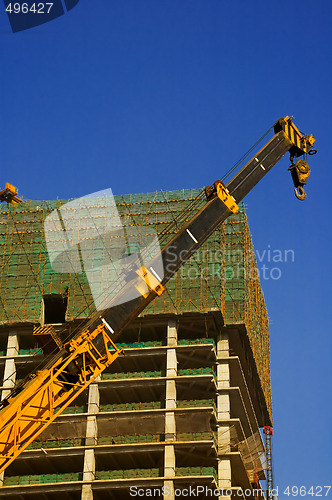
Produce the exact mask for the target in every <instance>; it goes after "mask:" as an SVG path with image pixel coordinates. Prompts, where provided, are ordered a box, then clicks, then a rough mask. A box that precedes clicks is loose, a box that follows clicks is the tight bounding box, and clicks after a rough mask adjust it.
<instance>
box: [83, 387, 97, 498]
mask: <svg viewBox="0 0 332 500" xmlns="http://www.w3.org/2000/svg"><path fill="white" fill-rule="evenodd" d="M99 379H100V377H98V378H97V379H96V380H99ZM98 412H99V387H98V384H96V383H92V384H91V385H90V386H89V393H88V417H87V423H86V434H85V444H86V446H91V448H88V449H86V450H85V452H84V465H83V481H86V482H89V483H90V484H83V485H82V494H81V500H93V491H92V485H91V482H92V481H94V479H95V472H96V462H95V450H94V446H96V445H97V442H98V426H97V417H96V413H98Z"/></svg>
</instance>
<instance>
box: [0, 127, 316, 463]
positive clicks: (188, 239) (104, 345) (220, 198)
mask: <svg viewBox="0 0 332 500" xmlns="http://www.w3.org/2000/svg"><path fill="white" fill-rule="evenodd" d="M274 132H275V134H274V136H273V137H272V139H271V140H270V141H269V142H268V143H267V144H266V145H265V146H264V147H263V148H262V149H261V150H260V151H259V152H258V153H257V154H256V155H255V156H254V157H253V158H252V159H251V160H250V161H249V162H248V163H247V164H246V165H245V166H244V167H243V168H242V170H240V172H239V173H238V174H236V175H235V176H234V177H233V179H232V180H231V181H230V182H229V183H228V184H227V186H225V185H224V184H223V183H222V182H221V181H216V182H215V183H214V185H213V186H209V187H208V188H206V197H207V202H206V204H205V205H204V207H203V208H201V210H200V211H199V212H198V213H197V214H196V215H195V216H194V217H193V218H192V219H191V220H190V221H189V222H188V224H186V225H185V226H184V227H183V228H181V229H180V230H179V232H178V233H177V234H176V235H175V236H174V238H173V239H172V240H171V241H170V242H169V243H168V244H167V245H166V246H165V247H164V248H163V249H162V261H163V266H164V276H163V279H162V280H161V282H160V280H158V279H157V278H156V277H155V275H156V273H155V271H154V262H153V261H152V262H151V265H150V267H149V269H146V268H145V267H143V266H138V268H137V269H136V270H135V272H131V274H130V276H128V280H127V284H126V285H125V286H124V287H123V289H122V290H121V291H120V292H119V294H118V295H117V296H116V299H117V300H116V303H117V304H120V305H116V306H114V307H111V308H109V309H107V310H104V311H102V312H101V313H100V312H99V313H98V314H97V315H96V316H94V317H93V318H92V319H91V320H90V321H89V323H88V326H87V327H85V329H84V330H83V331H82V330H81V331H80V332H79V333H78V334H77V335H76V336H75V337H74V338H72V339H71V340H70V341H69V342H67V343H66V344H64V345H60V344H59V352H58V353H57V354H56V355H55V356H54V357H53V358H52V359H51V361H49V362H48V363H47V364H46V366H45V367H44V368H43V369H41V370H39V371H37V372H36V373H34V374H32V375H31V376H30V377H29V379H28V380H27V381H26V382H24V383H23V384H21V385H19V386H18V387H16V388H15V389H14V390H13V392H12V393H11V394H9V396H7V398H5V399H4V400H3V401H2V402H1V403H0V472H1V471H3V470H4V469H5V468H6V467H8V465H9V464H10V463H11V462H12V461H13V460H15V458H16V457H17V456H18V455H19V454H20V453H21V452H22V451H23V450H24V449H25V448H26V447H27V446H28V445H29V444H30V443H31V442H32V441H33V440H34V439H35V438H36V437H37V436H38V435H39V434H40V433H41V432H42V431H43V430H45V428H46V427H47V426H48V425H50V424H51V423H52V422H53V421H54V420H55V418H56V417H57V416H58V415H60V414H61V412H62V411H63V410H64V409H65V408H66V407H67V406H69V405H70V403H72V402H73V401H74V399H75V398H76V397H77V396H78V395H79V394H80V393H81V392H82V391H84V389H86V388H87V387H88V385H89V384H90V383H91V382H92V381H93V380H94V379H95V378H96V377H97V376H98V375H99V374H100V373H102V371H103V370H105V368H107V367H108V366H110V365H111V364H112V363H113V362H114V361H115V360H116V359H117V357H118V356H119V355H120V354H121V353H122V351H123V349H118V348H117V347H116V345H115V343H114V341H115V340H116V339H117V338H118V336H119V335H120V334H121V333H122V332H123V330H124V329H125V328H126V327H127V326H128V325H129V323H130V322H131V321H132V320H133V319H134V318H136V317H137V316H138V315H139V314H140V313H141V312H142V311H143V310H144V309H145V307H146V306H147V305H148V304H149V303H150V302H151V301H152V300H153V299H154V298H155V297H156V296H157V295H161V294H162V293H163V291H164V290H165V288H164V287H165V285H166V284H167V282H168V281H169V279H170V278H171V277H172V276H173V275H174V274H175V273H176V271H177V270H178V269H179V268H180V267H181V266H182V265H183V264H184V263H185V262H187V261H188V259H189V258H190V257H191V255H193V254H194V253H195V252H196V250H198V249H199V248H200V247H201V245H202V244H203V243H204V241H206V240H207V238H208V237H209V236H210V235H211V234H212V233H213V231H214V230H215V229H216V228H217V227H219V226H220V225H221V224H222V223H223V222H224V221H225V220H226V219H227V217H228V216H229V215H231V214H232V213H235V212H237V210H238V203H239V202H240V201H241V200H242V199H243V198H244V197H245V196H246V195H247V194H248V193H249V192H250V191H251V189H252V188H253V187H254V186H255V185H256V184H257V183H258V182H259V181H260V180H261V179H262V178H263V177H264V176H265V175H266V174H267V173H268V171H269V170H270V169H271V168H272V167H273V166H274V165H275V164H276V163H277V162H278V161H279V160H280V159H281V158H282V156H284V154H285V153H286V152H288V151H289V152H290V154H291V161H292V166H291V168H292V169H293V170H294V171H295V172H294V173H293V171H292V170H291V172H292V177H293V180H294V179H295V180H294V183H295V188H296V190H299V188H301V189H302V190H303V185H304V184H305V183H306V180H307V178H308V175H309V171H308V172H307V173H306V174H303V173H302V174H303V175H302V177H301V176H300V175H298V173H297V170H299V173H300V174H301V171H300V168H299V167H298V166H297V164H298V163H299V162H297V163H296V164H295V165H294V164H293V159H294V158H297V157H299V156H302V155H304V154H306V153H309V154H310V152H311V151H312V146H313V144H314V141H315V139H314V138H313V137H312V136H305V135H303V134H301V133H300V132H299V131H298V129H297V128H296V127H295V125H294V124H293V122H292V119H291V118H289V117H286V118H281V119H280V120H278V121H277V122H276V124H275V126H274ZM300 161H301V162H303V163H305V162H304V160H300ZM302 167H303V164H302V165H301V168H302ZM308 168H309V167H308ZM298 194H299V195H300V196H303V192H302V191H300V192H299V193H298ZM140 283H143V284H144V285H145V286H146V287H147V289H148V292H147V293H144V294H142V295H140V296H139V297H138V298H136V299H133V300H131V301H130V302H126V301H125V297H126V296H128V295H127V294H128V291H129V290H130V289H131V288H132V287H136V288H137V289H139V287H140ZM121 297H122V298H123V301H122V303H121Z"/></svg>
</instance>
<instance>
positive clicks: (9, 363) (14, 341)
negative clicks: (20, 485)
mask: <svg viewBox="0 0 332 500" xmlns="http://www.w3.org/2000/svg"><path fill="white" fill-rule="evenodd" d="M18 349H19V341H18V335H17V332H16V330H9V333H8V340H7V352H6V356H11V358H7V359H6V361H5V368H4V374H3V384H2V385H3V387H5V388H6V389H3V390H2V391H1V400H2V399H4V398H5V397H6V396H8V394H10V392H11V390H12V389H13V387H14V385H15V381H16V366H15V359H14V357H12V356H17V355H18ZM4 477H5V471H3V472H1V474H0V487H1V486H2V485H3V482H4Z"/></svg>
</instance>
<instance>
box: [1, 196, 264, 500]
mask: <svg viewBox="0 0 332 500" xmlns="http://www.w3.org/2000/svg"><path fill="white" fill-rule="evenodd" d="M198 195H199V191H198V190H184V191H170V192H166V193H156V194H142V195H126V196H118V197H116V202H117V206H118V210H119V213H120V214H121V213H126V214H128V213H129V214H130V216H131V218H132V222H133V224H135V225H138V226H139V225H140V226H142V227H151V228H152V227H153V229H154V230H155V231H156V232H157V233H158V235H159V236H160V237H161V236H162V238H161V239H163V241H167V239H169V238H171V237H172V235H173V234H174V233H175V232H176V231H177V229H178V228H179V227H180V226H181V224H184V223H186V221H187V220H189V219H190V218H191V217H192V216H193V215H194V214H195V211H197V210H198V209H199V207H200V205H199V203H195V204H193V201H194V200H195V199H196V197H197V196H198ZM200 203H204V200H203V199H202V200H201V202H200ZM63 204H64V202H61V201H50V202H31V203H20V204H17V205H16V204H15V205H2V206H1V210H0V227H1V229H0V233H1V234H0V236H1V239H0V245H1V247H0V248H1V250H0V258H1V260H2V270H1V282H0V291H1V304H0V324H1V326H0V355H1V356H0V370H1V373H0V375H1V378H2V380H3V382H2V387H1V391H2V393H1V394H2V398H3V397H5V396H6V395H7V394H8V393H9V392H10V390H11V389H12V388H13V387H14V385H15V383H16V382H17V381H18V380H22V379H24V378H25V377H26V376H27V375H28V374H29V373H31V372H32V371H34V370H36V369H37V368H38V366H41V365H42V363H43V362H44V356H43V353H42V350H41V349H40V347H39V346H38V345H37V344H36V340H35V337H34V336H33V335H32V332H33V326H35V325H43V324H52V325H54V328H55V330H56V331H57V332H58V333H59V336H60V337H62V338H65V337H67V336H68V335H70V334H72V333H73V332H74V331H75V329H76V328H79V327H80V326H81V325H82V322H84V321H85V320H87V318H89V316H90V315H91V314H93V313H94V306H93V300H92V297H91V291H90V289H89V285H88V282H87V280H86V276H85V275H84V273H82V274H79V273H71V274H69V273H68V274H60V273H55V272H54V271H53V270H52V267H51V265H50V261H49V258H48V254H47V249H46V244H45V237H44V232H43V221H44V220H45V217H46V215H48V214H49V213H50V212H51V211H52V210H54V209H57V208H59V207H60V206H63ZM179 215H180V218H179ZM119 342H120V343H119V344H118V345H120V346H121V347H123V348H124V351H125V355H124V356H120V357H119V358H118V360H117V361H116V362H115V363H114V364H113V365H111V366H110V367H109V368H108V369H107V370H106V372H104V373H102V375H101V376H100V378H99V379H97V380H95V381H94V382H93V383H92V384H91V385H90V386H89V388H88V389H87V390H86V391H85V393H83V394H82V395H80V396H79V398H78V399H77V400H75V406H71V407H69V408H67V409H66V410H65V411H64V412H63V414H62V415H61V416H60V417H58V419H57V420H56V421H55V422H54V423H53V424H52V425H50V426H49V427H48V428H47V429H46V430H45V431H44V432H43V434H41V435H40V436H39V437H38V438H37V439H36V440H35V441H34V442H33V443H32V444H31V445H30V446H29V448H28V449H27V450H25V451H24V452H23V453H22V454H21V455H20V457H18V458H17V459H16V460H15V462H13V463H12V464H11V465H10V466H9V467H8V468H7V469H6V470H5V472H4V473H3V474H2V478H1V483H2V485H1V487H0V497H1V496H7V497H9V498H13V499H26V498H27V499H30V498H31V499H37V500H38V499H40V500H42V499H43V500H44V499H50V500H52V499H55V498H57V499H58V498H59V495H62V496H63V498H68V499H76V498H77V499H84V500H92V499H96V500H99V499H101V500H102V499H104V498H105V499H106V498H110V499H113V498H114V499H120V500H121V499H127V498H133V497H135V496H137V497H143V498H148V497H149V496H150V497H157V498H158V496H159V497H160V498H168V499H169V500H172V499H174V498H178V497H185V496H190V494H191V496H196V497H199V498H209V496H211V497H212V496H214V495H215V494H216V490H218V489H219V490H222V493H223V495H224V497H225V498H226V499H230V498H241V497H242V498H260V497H261V496H262V495H261V493H260V492H259V491H258V489H259V487H260V486H259V482H260V481H261V480H264V478H265V471H264V468H265V461H264V445H263V442H262V438H261V433H260V428H262V427H263V426H265V425H271V420H272V415H271V391H270V369H269V336H268V318H267V313H266V307H265V303H264V298H263V294H262V291H261V287H260V282H259V279H258V273H257V268H256V261H255V258H254V253H253V247H252V242H251V238H250V233H249V229H248V224H247V220H246V216H245V213H244V207H243V205H241V208H240V212H239V213H237V214H235V215H232V216H231V217H230V218H229V219H228V220H227V222H226V223H225V224H224V225H223V226H222V227H220V228H219V229H218V230H217V231H215V233H214V234H213V235H212V236H211V237H210V238H209V240H208V241H207V242H206V243H205V244H204V246H203V247H202V248H201V249H200V251H199V252H198V253H197V255H195V256H193V257H192V258H191V259H190V261H189V262H188V263H186V264H185V265H184V267H183V268H182V269H181V270H179V271H178V272H177V274H176V276H175V277H174V278H172V280H171V281H170V282H169V286H168V287H167V292H165V293H164V294H163V295H162V296H160V297H158V298H157V299H155V300H154V302H153V303H151V304H150V305H149V306H148V308H147V309H146V310H145V311H144V312H143V313H142V314H141V315H140V317H139V318H137V319H136V320H135V321H134V322H133V323H132V324H131V325H130V327H128V328H127V330H126V331H125V332H124V334H123V336H122V337H121V339H119Z"/></svg>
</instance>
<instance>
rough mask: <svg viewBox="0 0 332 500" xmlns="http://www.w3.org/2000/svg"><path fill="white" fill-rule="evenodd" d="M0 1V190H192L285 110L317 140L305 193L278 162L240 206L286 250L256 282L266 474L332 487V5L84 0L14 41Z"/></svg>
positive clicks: (50, 193)
mask: <svg viewBox="0 0 332 500" xmlns="http://www.w3.org/2000/svg"><path fill="white" fill-rule="evenodd" d="M0 9H1V13H0V40H1V43H0V57H1V76H0V95H1V117H0V136H1V146H0V171H1V177H0V184H1V185H2V186H3V185H4V183H5V182H6V181H9V182H11V183H12V184H14V185H16V186H19V190H20V192H21V193H22V194H23V195H24V196H25V197H26V198H30V199H54V198H56V197H59V198H72V197H78V196H82V195H85V194H88V193H91V192H94V191H97V190H100V189H104V188H107V187H111V188H112V189H113V192H114V193H115V194H121V193H131V192H146V191H155V190H160V189H163V190H170V189H180V188H190V187H202V186H204V185H207V184H209V183H211V182H213V181H214V180H215V179H217V178H218V177H220V176H222V175H223V173H224V172H225V171H226V170H228V168H229V167H230V166H231V165H233V163H234V162H235V161H236V160H237V159H238V158H239V157H240V156H242V154H243V153H245V152H246V151H247V150H248V149H249V147H250V146H251V145H252V144H253V143H254V142H255V141H256V139H257V138H259V137H260V136H261V135H262V134H263V133H264V132H265V131H266V130H267V129H268V128H269V127H270V126H271V125H272V124H273V123H274V121H275V120H276V119H277V118H279V117H280V116H285V115H294V116H295V123H296V124H297V125H298V126H299V128H300V129H301V130H303V131H304V132H305V133H312V134H313V135H314V136H315V137H316V138H317V143H316V145H317V149H318V150H319V154H318V155H316V156H314V157H312V158H311V160H310V162H311V164H310V166H311V168H312V174H311V177H310V179H309V184H308V189H307V192H308V198H307V200H306V201H305V202H300V201H297V200H296V198H295V196H294V194H293V188H292V182H291V178H290V175H289V172H287V168H288V165H289V162H288V158H286V157H285V158H284V159H283V160H282V161H281V162H280V163H279V164H278V166H276V167H275V168H274V169H273V171H272V172H271V173H270V174H269V175H268V177H267V178H265V179H264V181H262V182H261V183H260V185H259V186H257V187H256V189H255V190H254V191H253V192H252V193H251V194H250V195H249V196H248V197H247V198H246V206H247V209H248V210H247V214H248V218H249V223H250V227H251V231H252V234H253V240H254V244H255V248H256V249H257V250H258V251H259V252H260V253H262V252H263V251H264V250H267V249H268V248H270V249H271V250H281V251H282V252H284V251H285V250H288V249H291V250H293V251H294V256H295V258H294V262H282V263H278V264H276V265H277V267H279V268H280V270H281V273H282V275H281V278H280V279H279V280H273V279H266V280H263V281H262V286H263V290H264V293H265V298H266V302H267V306H268V311H269V317H270V321H271V363H272V389H273V411H274V439H273V449H274V472H275V482H276V484H277V485H278V486H279V487H280V491H281V492H282V490H283V488H284V487H286V486H287V485H291V486H292V485H298V486H300V485H306V486H310V485H314V486H317V485H327V484H331V482H332V474H331V470H332V459H331V445H332V440H331V424H332V422H331V408H332V403H331V394H330V384H331V336H330V334H331V323H330V318H331V314H330V311H331V308H330V286H331V265H330V259H331V226H330V224H331V219H330V211H331V203H330V189H331V188H330V185H331V159H330V160H329V159H328V152H329V147H331V135H332V133H331V132H332V131H331V92H332V90H331V89H332V82H331V52H332V47H331V45H332V44H331V15H332V7H331V3H330V2H329V1H327V0H322V1H317V2H312V1H310V2H309V1H308V0H303V1H299V0H292V1H291V2H290V1H287V2H286V1H285V0H282V1H279V2H267V1H266V0H264V1H263V0H255V1H234V2H226V1H224V0H205V1H204V0H190V1H189V0H181V1H176V0H172V1H171V0H167V1H166V0H121V1H110V0H99V1H96V0H80V2H79V3H78V5H77V6H76V7H75V8H74V9H73V10H71V11H70V12H69V13H67V14H66V15H64V16H62V17H60V18H58V19H55V20H53V21H52V22H50V23H47V24H44V25H43V26H40V27H37V28H34V29H31V30H27V31H23V32H20V33H16V34H13V33H12V32H11V29H10V25H9V22H8V19H7V16H6V14H5V12H4V9H3V8H2V5H1V6H0ZM329 144H330V145H329ZM268 245H270V247H268ZM263 263H264V264H265V265H266V266H267V267H269V266H270V268H272V267H275V264H274V263H273V262H268V259H267V257H266V258H265V260H264V262H263ZM261 265H262V263H261ZM330 496H331V493H330ZM279 498H287V497H286V496H284V495H283V494H282V493H281V494H280V493H279Z"/></svg>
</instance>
